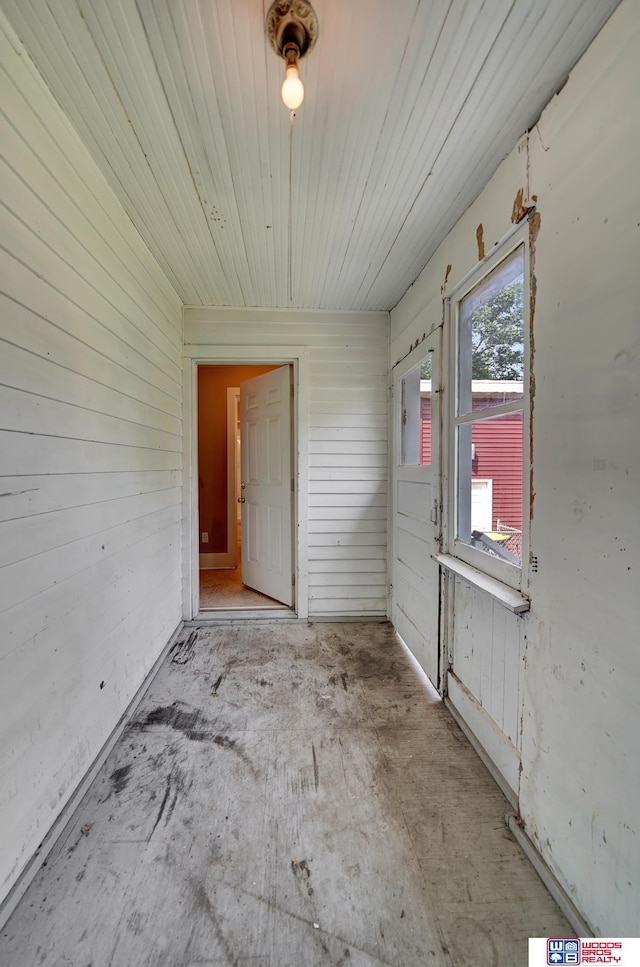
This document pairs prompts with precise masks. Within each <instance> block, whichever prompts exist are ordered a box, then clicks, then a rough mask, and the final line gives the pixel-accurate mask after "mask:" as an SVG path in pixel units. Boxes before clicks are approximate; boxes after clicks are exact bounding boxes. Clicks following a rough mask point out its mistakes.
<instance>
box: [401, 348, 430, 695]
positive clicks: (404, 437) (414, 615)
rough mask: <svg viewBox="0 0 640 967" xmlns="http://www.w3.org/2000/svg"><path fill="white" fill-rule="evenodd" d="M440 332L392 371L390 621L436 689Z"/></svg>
mask: <svg viewBox="0 0 640 967" xmlns="http://www.w3.org/2000/svg"><path fill="white" fill-rule="evenodd" d="M440 339H441V330H440V329H438V330H436V332H435V333H433V334H432V335H431V336H430V337H428V338H427V339H426V340H425V341H424V342H423V343H421V344H420V346H419V347H418V348H417V349H415V350H414V351H413V352H412V353H410V354H409V356H407V358H406V359H404V360H403V361H402V362H401V363H399V364H397V366H396V367H395V369H394V383H393V403H392V405H393V419H394V430H395V432H394V438H395V447H394V455H393V460H394V463H395V467H394V468H393V469H394V473H393V474H392V478H393V480H394V483H393V495H392V566H391V585H392V589H391V619H392V621H393V624H394V626H395V628H396V630H397V631H398V633H399V634H400V636H401V637H402V638H403V640H404V641H405V643H406V644H407V645H408V647H409V648H410V649H411V651H412V652H413V654H414V656H415V658H416V659H417V660H418V662H419V663H420V665H421V666H422V668H423V669H424V671H425V672H426V673H427V675H428V676H429V678H430V679H431V681H432V682H433V684H434V685H435V686H436V687H439V685H440V681H439V678H440V669H439V597H440V575H439V567H438V565H437V564H436V562H435V561H434V560H432V557H431V555H432V554H435V553H437V552H438V550H439V535H440V479H439V474H440V405H439V400H440V396H439V393H438V392H437V391H439V363H440V352H439V348H440Z"/></svg>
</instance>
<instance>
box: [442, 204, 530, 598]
mask: <svg viewBox="0 0 640 967" xmlns="http://www.w3.org/2000/svg"><path fill="white" fill-rule="evenodd" d="M529 218H530V216H528V217H527V218H526V219H524V220H523V221H522V222H520V223H519V224H518V225H517V226H515V227H514V228H513V229H512V231H511V232H509V234H508V235H507V236H506V237H505V238H504V239H502V241H500V242H499V243H498V244H497V245H496V246H495V247H494V248H493V249H492V251H491V252H489V254H488V255H487V257H486V258H485V259H484V260H483V261H482V262H480V263H478V264H477V265H476V266H475V267H474V268H473V269H472V270H471V271H470V272H469V273H468V274H467V275H466V276H465V277H464V278H463V279H462V280H461V281H460V282H459V283H458V285H457V286H456V287H455V289H453V290H452V291H451V293H449V294H448V295H447V296H446V298H445V299H444V317H445V320H446V328H447V349H448V357H449V358H448V367H447V370H448V375H449V379H448V381H447V384H448V387H449V392H448V393H447V396H448V399H447V401H446V406H445V412H446V419H447V429H446V432H445V433H444V434H443V442H444V441H445V440H446V451H447V455H446V467H447V477H448V480H447V482H446V486H445V488H444V491H445V494H446V512H445V515H444V521H443V524H444V527H443V547H444V549H445V551H446V553H447V554H449V555H451V557H453V558H456V559H457V560H460V561H462V562H463V563H465V564H468V565H470V566H471V567H473V568H475V569H476V570H478V571H480V572H482V573H484V574H486V575H488V576H489V577H492V578H494V579H495V580H497V581H499V582H501V583H502V584H504V585H506V586H507V587H509V588H514V589H516V590H523V589H524V588H526V586H527V584H528V565H529V504H530V486H531V484H530V447H529V443H528V441H529V440H530V427H531V392H530V373H531V358H530V356H531V354H530V318H529V310H530V261H529ZM520 247H522V248H523V255H524V292H523V299H524V333H523V343H524V361H523V362H524V365H523V385H522V400H521V401H520V400H518V401H514V402H513V403H508V404H503V405H502V406H496V407H490V408H487V409H486V410H482V411H477V412H478V416H477V417H475V418H472V417H470V415H469V414H464V415H462V416H458V414H457V400H458V392H459V372H460V367H459V365H458V362H459V360H458V351H459V318H460V306H461V303H462V301H463V299H464V298H465V297H466V296H467V295H468V294H469V293H470V292H471V291H472V290H473V289H474V288H475V287H476V286H477V285H478V284H479V283H481V282H482V281H483V280H484V279H485V278H486V277H487V276H488V275H490V274H491V272H493V270H494V269H495V268H497V266H498V265H500V264H501V263H502V262H504V261H505V260H506V259H507V258H509V256H510V255H512V254H513V253H514V252H515V251H516V250H517V249H518V248H520ZM520 410H522V414H523V447H522V559H521V565H516V564H512V563H510V562H509V561H503V560H501V559H499V558H496V557H492V556H491V555H490V554H487V553H486V552H484V551H481V550H479V549H478V548H476V547H473V546H472V545H471V544H467V543H466V542H465V541H463V540H461V539H459V538H458V537H457V521H458V475H459V467H458V440H457V436H458V427H459V426H461V425H463V424H469V423H474V422H478V421H479V420H480V419H487V418H489V417H492V416H495V417H498V416H500V415H505V414H506V413H508V412H514V411H520ZM472 479H473V478H472Z"/></svg>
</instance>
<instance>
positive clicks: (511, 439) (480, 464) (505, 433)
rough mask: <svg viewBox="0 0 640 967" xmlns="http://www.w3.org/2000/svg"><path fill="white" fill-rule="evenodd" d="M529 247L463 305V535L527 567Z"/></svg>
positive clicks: (459, 478) (459, 436)
mask: <svg viewBox="0 0 640 967" xmlns="http://www.w3.org/2000/svg"><path fill="white" fill-rule="evenodd" d="M524 282H525V250H524V245H520V246H519V247H518V248H516V249H515V250H514V251H512V252H511V253H510V254H509V256H508V257H507V258H505V259H504V260H503V261H502V262H500V263H499V264H498V265H496V266H495V268H493V270H492V271H491V272H489V274H487V275H485V276H484V277H483V278H482V279H480V281H478V282H477V283H476V285H475V286H474V287H473V288H472V289H471V290H470V291H468V292H467V293H466V294H465V295H464V296H463V297H462V298H461V299H460V300H459V301H458V303H457V310H458V311H457V331H456V337H457V338H456V349H457V353H456V360H457V373H456V401H455V411H454V419H453V423H454V428H455V495H454V496H455V536H456V540H457V541H458V542H461V543H462V544H463V545H464V546H467V547H469V548H474V549H475V550H476V551H479V552H482V554H484V555H486V557H487V558H493V559H495V560H499V561H502V562H505V563H506V564H510V565H513V566H515V567H517V568H519V567H521V565H522V530H523V433H524V423H525V398H524V380H525V345H526V339H525V284H524Z"/></svg>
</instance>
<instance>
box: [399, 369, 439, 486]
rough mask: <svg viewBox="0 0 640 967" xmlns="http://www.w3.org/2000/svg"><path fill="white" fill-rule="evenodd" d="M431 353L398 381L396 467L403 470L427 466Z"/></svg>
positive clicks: (429, 441) (429, 460) (428, 463)
mask: <svg viewBox="0 0 640 967" xmlns="http://www.w3.org/2000/svg"><path fill="white" fill-rule="evenodd" d="M432 368H433V351H430V352H429V353H428V354H427V355H426V356H425V357H424V359H423V360H422V361H421V362H420V363H418V364H417V365H416V366H414V367H413V369H410V370H409V372H408V373H406V374H405V375H404V376H403V377H402V427H401V433H400V463H401V465H402V466H405V467H424V466H429V465H430V464H431V377H432Z"/></svg>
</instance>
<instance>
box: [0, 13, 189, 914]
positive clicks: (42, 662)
mask: <svg viewBox="0 0 640 967" xmlns="http://www.w3.org/2000/svg"><path fill="white" fill-rule="evenodd" d="M0 22H1V23H2V32H1V40H0V43H1V45H2V57H1V60H2V66H3V70H2V103H3V106H4V108H3V120H2V127H3V132H2V143H3V148H4V155H3V159H2V187H3V206H4V207H3V213H2V227H3V239H4V243H3V250H2V268H1V278H2V284H1V294H0V298H1V299H2V315H1V316H0V776H1V777H2V780H1V782H0V816H1V817H2V822H1V823H0V900H1V899H2V897H3V896H4V895H5V894H6V892H7V891H8V890H9V888H10V887H11V885H12V883H13V882H14V881H15V880H16V878H17V877H18V875H19V874H20V872H21V870H22V869H23V867H24V865H25V863H26V862H27V861H28V860H29V858H30V856H31V855H32V854H33V852H34V851H35V849H36V848H37V846H38V844H39V843H40V842H41V840H42V838H43V836H44V835H45V833H46V832H47V830H48V829H49V827H50V826H51V824H52V823H53V821H54V820H55V818H56V816H57V815H58V814H59V812H60V810H61V809H62V807H63V806H64V804H65V802H66V801H67V799H68V798H69V796H70V794H71V793H72V792H73V790H74V788H75V786H76V785H77V784H78V782H79V781H80V780H81V778H82V776H83V775H84V773H85V772H86V770H87V769H88V767H89V766H90V764H91V762H92V760H93V759H94V758H95V756H96V755H97V753H98V752H99V751H100V748H101V747H102V745H103V744H104V742H105V740H106V739H107V738H108V736H109V734H110V732H111V731H112V730H113V728H114V727H115V725H116V724H117V722H118V720H119V718H120V716H121V714H122V712H123V711H124V709H125V708H126V706H127V704H128V703H129V701H130V699H131V698H132V696H133V695H134V694H135V692H136V690H137V688H138V687H139V685H140V684H141V682H142V681H143V679H144V677H145V675H146V673H147V672H148V670H149V669H150V667H151V666H152V664H153V662H154V661H155V659H156V658H157V656H158V654H159V653H160V652H161V650H162V648H163V647H164V645H165V644H166V642H167V640H168V639H169V637H170V635H171V634H172V632H173V631H174V629H175V628H176V626H177V625H178V623H179V621H180V617H181V558H180V516H181V510H180V498H181V491H180V485H181V467H182V456H181V452H182V412H181V382H180V356H181V344H182V340H181V306H180V301H179V299H178V297H177V296H176V294H175V292H174V291H173V289H172V288H171V286H170V285H169V283H168V282H167V280H166V278H165V277H164V275H163V273H162V272H161V270H160V269H159V267H158V266H157V264H156V263H155V262H154V260H153V258H152V257H151V256H150V254H149V252H148V250H147V249H146V247H145V245H144V243H143V242H142V240H141V239H140V237H139V236H138V235H137V233H136V232H135V230H134V229H133V227H132V225H131V222H130V221H129V219H128V217H127V216H126V214H125V213H124V210H123V209H122V208H121V206H120V204H119V203H118V202H117V201H116V199H115V197H114V195H113V194H112V192H111V190H110V189H109V188H108V187H107V184H106V182H105V181H104V179H103V177H102V176H101V175H100V174H99V172H98V170H97V168H96V167H95V165H94V164H93V162H92V161H91V159H90V157H89V155H88V153H87V151H86V149H85V148H84V146H83V144H82V143H81V141H80V139H79V138H78V137H77V135H76V134H75V133H74V131H73V129H72V127H71V125H70V124H69V122H68V121H67V120H66V118H65V117H64V115H63V114H62V112H61V111H60V109H59V107H58V105H57V104H56V102H55V101H54V100H53V98H52V96H51V94H50V93H49V91H48V89H47V88H46V87H45V85H44V83H43V82H42V80H41V78H40V76H39V75H38V74H37V72H36V71H35V69H34V68H33V65H32V64H31V62H30V61H29V59H28V57H27V55H26V53H25V52H24V50H23V49H22V47H21V45H20V43H19V41H18V40H17V38H16V37H15V35H14V34H13V33H12V31H11V29H10V28H9V27H8V26H7V25H6V22H5V21H4V18H3V17H2V16H1V15H0Z"/></svg>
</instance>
